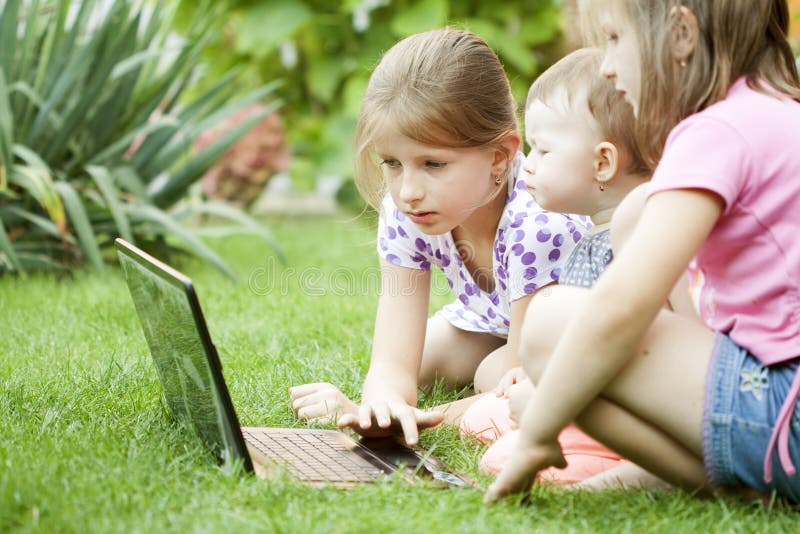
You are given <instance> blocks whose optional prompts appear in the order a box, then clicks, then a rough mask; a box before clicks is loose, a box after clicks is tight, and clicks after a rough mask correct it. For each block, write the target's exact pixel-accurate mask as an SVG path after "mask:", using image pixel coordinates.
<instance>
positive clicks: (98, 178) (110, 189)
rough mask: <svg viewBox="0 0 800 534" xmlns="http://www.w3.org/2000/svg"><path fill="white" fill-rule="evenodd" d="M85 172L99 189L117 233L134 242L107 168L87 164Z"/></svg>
mask: <svg viewBox="0 0 800 534" xmlns="http://www.w3.org/2000/svg"><path fill="white" fill-rule="evenodd" d="M86 172H87V173H89V176H91V177H92V179H93V180H94V181H95V183H96V184H97V187H98V188H99V189H100V193H101V194H102V195H103V198H104V199H105V201H106V203H107V204H108V209H109V211H110V212H111V217H113V219H114V222H115V223H116V225H117V230H118V231H119V234H120V235H121V236H122V237H123V238H124V239H125V240H126V241H128V242H129V243H133V244H136V240H135V239H134V238H133V232H131V225H130V223H129V222H128V218H127V217H126V216H125V212H124V211H123V210H122V206H121V204H120V202H119V192H118V191H117V189H116V188H115V187H114V184H113V183H112V181H111V175H110V174H109V172H108V169H106V168H105V167H99V166H96V165H89V166H87V167H86Z"/></svg>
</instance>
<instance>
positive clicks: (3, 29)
mask: <svg viewBox="0 0 800 534" xmlns="http://www.w3.org/2000/svg"><path fill="white" fill-rule="evenodd" d="M4 4H5V5H4V6H3V8H2V10H0V72H2V74H5V75H7V76H13V74H12V73H13V72H14V69H13V64H14V52H15V51H16V45H17V26H18V23H17V21H18V20H19V8H20V5H21V4H22V2H21V0H6V1H5V2H4Z"/></svg>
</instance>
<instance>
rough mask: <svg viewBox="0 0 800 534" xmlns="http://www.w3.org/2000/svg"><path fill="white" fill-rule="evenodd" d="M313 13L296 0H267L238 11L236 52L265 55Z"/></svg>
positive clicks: (305, 21)
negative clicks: (238, 22)
mask: <svg viewBox="0 0 800 534" xmlns="http://www.w3.org/2000/svg"><path fill="white" fill-rule="evenodd" d="M313 15H314V13H313V12H312V11H311V10H310V9H309V8H308V7H306V5H305V4H304V3H303V2H300V1H298V0H266V1H261V2H257V3H255V4H254V5H253V6H252V7H248V8H245V9H244V10H242V12H241V17H242V21H241V23H240V24H239V27H238V29H237V32H236V44H235V46H236V52H237V53H239V54H248V55H252V56H254V57H256V58H264V57H266V56H267V54H269V53H270V52H272V51H273V50H274V49H275V48H277V46H278V45H280V44H281V43H282V42H283V41H285V40H286V39H288V38H289V36H291V35H292V34H294V33H295V32H296V31H298V30H299V29H300V28H301V27H302V26H303V25H304V24H306V23H307V22H308V21H309V20H310V19H311V17H312V16H313Z"/></svg>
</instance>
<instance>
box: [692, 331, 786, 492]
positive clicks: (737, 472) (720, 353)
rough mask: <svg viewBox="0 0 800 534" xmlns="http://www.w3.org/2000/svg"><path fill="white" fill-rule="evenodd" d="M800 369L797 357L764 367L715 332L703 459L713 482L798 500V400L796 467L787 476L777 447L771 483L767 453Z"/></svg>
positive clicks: (704, 419) (774, 452) (710, 366)
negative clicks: (766, 470) (767, 479)
mask: <svg viewBox="0 0 800 534" xmlns="http://www.w3.org/2000/svg"><path fill="white" fill-rule="evenodd" d="M797 368H798V359H795V360H790V361H788V362H785V363H779V364H774V365H771V366H765V365H764V364H762V363H761V362H760V361H759V360H758V359H757V358H756V357H755V356H753V355H752V354H751V353H750V352H749V351H748V350H747V349H744V348H742V347H740V346H739V345H737V344H736V343H735V342H734V341H733V340H731V339H730V338H729V337H728V336H726V335H724V334H720V333H717V337H716V339H715V341H714V350H713V353H712V356H711V361H710V363H709V370H708V376H707V378H706V401H705V410H704V414H703V461H704V464H705V468H706V474H707V475H708V479H709V481H710V482H711V483H712V484H714V485H719V486H741V485H744V486H749V487H751V488H755V489H757V490H759V491H761V492H763V493H770V492H772V491H775V492H777V494H778V495H779V496H782V497H784V498H786V499H788V500H790V501H792V502H795V503H798V502H800V403H796V404H795V407H794V413H793V414H792V419H791V430H790V434H789V453H790V456H791V458H792V463H793V464H794V465H795V467H796V468H798V472H797V473H796V474H795V475H794V476H792V477H789V476H787V474H786V473H785V472H784V470H783V468H782V467H781V462H780V460H779V458H778V451H777V450H775V451H773V457H772V482H771V483H770V484H766V483H765V482H764V456H765V454H766V452H767V446H768V445H769V441H770V437H771V436H772V431H773V428H774V426H775V420H776V419H777V417H778V414H779V412H780V410H781V406H782V405H783V401H784V399H785V398H786V395H787V393H788V391H789V388H790V387H791V385H792V381H793V380H794V377H795V373H796V372H797Z"/></svg>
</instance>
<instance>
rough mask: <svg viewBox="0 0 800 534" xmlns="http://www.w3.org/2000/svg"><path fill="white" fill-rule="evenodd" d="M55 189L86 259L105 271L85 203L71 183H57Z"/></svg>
mask: <svg viewBox="0 0 800 534" xmlns="http://www.w3.org/2000/svg"><path fill="white" fill-rule="evenodd" d="M55 187H56V190H57V191H58V193H59V194H60V195H61V199H62V200H63V201H64V207H65V208H66V211H67V215H69V219H70V221H71V222H72V226H73V227H74V228H75V233H76V234H77V236H78V243H79V244H80V246H81V250H83V253H84V255H85V257H86V258H87V259H88V260H89V263H91V264H92V265H93V266H95V267H97V268H98V269H103V259H102V257H101V255H100V247H99V246H98V244H97V238H96V237H95V235H94V231H93V230H92V225H91V223H90V222H89V215H88V214H87V213H86V208H85V207H84V205H83V202H81V199H80V197H79V196H78V193H77V192H76V191H75V188H74V187H73V186H72V185H71V184H70V183H69V182H56V183H55Z"/></svg>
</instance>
